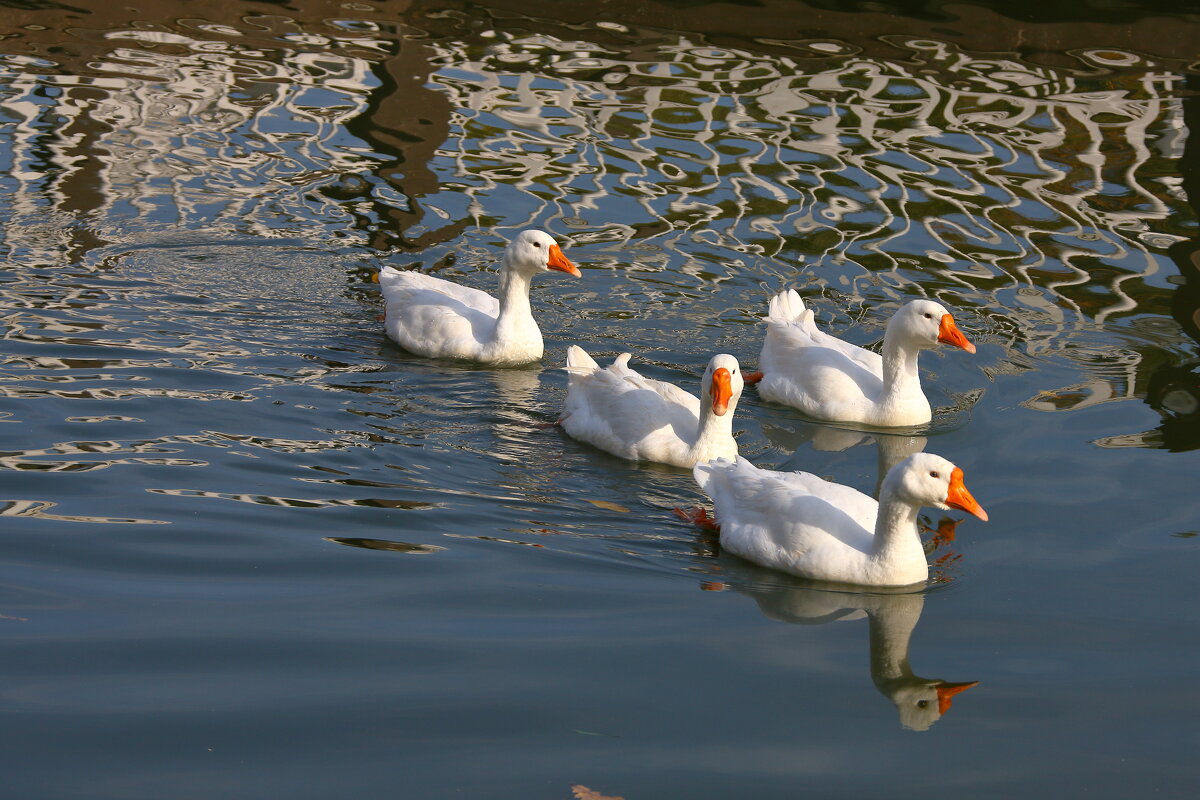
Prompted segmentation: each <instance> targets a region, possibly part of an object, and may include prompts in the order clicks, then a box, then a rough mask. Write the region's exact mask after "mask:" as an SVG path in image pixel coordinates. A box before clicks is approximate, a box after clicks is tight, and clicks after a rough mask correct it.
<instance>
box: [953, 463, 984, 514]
mask: <svg viewBox="0 0 1200 800" xmlns="http://www.w3.org/2000/svg"><path fill="white" fill-rule="evenodd" d="M946 505H948V506H950V507H951V508H958V509H961V510H963V511H966V512H967V513H968V514H974V515H975V516H977V517H979V518H980V519H981V520H983V521H984V522H987V521H988V515H987V512H986V511H984V510H983V508H982V507H981V506H980V505H979V503H977V502H975V498H974V497H971V493H970V492H968V491H967V487H966V486H965V485H964V484H963V471H962V470H961V469H959V468H958V467H955V468H954V471H953V472H951V473H950V489H949V491H947V492H946Z"/></svg>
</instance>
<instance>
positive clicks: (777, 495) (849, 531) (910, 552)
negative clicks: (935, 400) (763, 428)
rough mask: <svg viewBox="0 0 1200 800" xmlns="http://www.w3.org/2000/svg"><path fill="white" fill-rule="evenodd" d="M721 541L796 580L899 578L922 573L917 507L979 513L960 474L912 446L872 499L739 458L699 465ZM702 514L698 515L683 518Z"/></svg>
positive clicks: (913, 579) (901, 582)
mask: <svg viewBox="0 0 1200 800" xmlns="http://www.w3.org/2000/svg"><path fill="white" fill-rule="evenodd" d="M692 474H693V475H694V476H695V478H696V482H697V483H699V484H700V488H701V489H703V490H704V492H705V494H707V495H708V496H709V497H711V498H712V501H713V507H714V510H715V512H716V524H717V525H718V526H719V528H720V536H721V539H720V541H721V548H722V550H726V551H728V552H730V553H733V554H734V555H737V556H741V557H742V558H744V559H746V560H747V561H753V562H754V563H756V564H759V565H760V566H764V567H770V568H771V569H777V570H780V571H782V572H789V573H791V574H793V575H799V576H800V577H803V578H812V579H814V580H820V581H836V582H839V583H853V584H860V585H865V586H907V585H909V584H913V583H919V582H922V581H924V580H926V579H927V578H928V577H929V565H928V564H927V563H926V562H925V550H924V548H923V547H922V546H921V537H920V535H919V533H918V532H917V512H918V511H919V510H920V509H921V507H922V506H933V507H935V508H941V509H947V508H958V509H961V510H963V511H966V512H968V513H970V514H974V515H975V516H976V517H979V518H980V519H981V520H984V521H985V522H986V521H987V518H988V517H987V512H985V511H984V510H983V509H982V508H981V507H980V506H979V503H977V502H976V501H975V498H974V497H972V496H971V493H970V492H968V491H967V487H966V486H964V485H963V473H962V470H961V469H959V468H958V467H956V466H954V465H953V464H951V463H950V462H949V461H947V460H946V459H944V458H942V457H941V456H936V455H934V454H932V453H914V454H913V455H911V456H909V457H908V458H906V459H904V460H903V461H901V462H900V463H899V464H897V465H896V466H894V467H892V469H891V470H890V471H889V472H888V474H887V477H886V478H885V479H884V481H883V487H882V489H881V490H880V495H879V501H878V502H876V501H875V500H873V499H872V498H870V497H868V496H867V495H865V494H863V493H862V492H859V491H858V490H856V489H852V488H850V487H849V486H842V485H840V484H837V483H830V482H829V481H825V480H822V479H821V478H819V477H817V476H816V475H812V474H810V473H807V472H774V471H772V470H765V469H759V468H758V467H756V466H754V465H753V464H751V463H750V462H749V461H747V460H746V459H744V458H738V459H737V460H735V461H729V460H724V459H721V460H717V461H712V462H709V463H707V464H699V465H697V466H696V468H695V469H694V470H693V473H692ZM693 519H694V520H695V521H696V522H698V523H701V522H703V521H704V519H703V514H702V513H701V514H697V515H696V516H695V517H694V518H693Z"/></svg>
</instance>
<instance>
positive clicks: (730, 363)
mask: <svg viewBox="0 0 1200 800" xmlns="http://www.w3.org/2000/svg"><path fill="white" fill-rule="evenodd" d="M700 386H701V388H702V389H703V390H704V398H705V403H704V404H705V405H707V406H709V407H710V408H711V409H712V412H713V413H714V414H716V415H717V416H718V417H723V416H725V415H726V414H729V413H732V412H733V409H734V408H736V407H737V402H738V398H739V397H741V396H742V388H743V387H744V386H745V382H744V380H743V378H742V371H741V369H740V368H739V366H738V360H737V359H736V358H734V357H733V356H731V355H728V354H727V353H721V354H719V355H715V356H713V357H712V358H711V359H709V362H708V368H707V369H706V370H704V377H703V378H702V379H701V381H700Z"/></svg>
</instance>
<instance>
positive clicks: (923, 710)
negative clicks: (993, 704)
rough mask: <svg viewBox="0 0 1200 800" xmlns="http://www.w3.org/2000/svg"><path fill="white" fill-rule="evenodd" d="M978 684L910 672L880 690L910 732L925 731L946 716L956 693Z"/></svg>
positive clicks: (976, 682)
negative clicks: (922, 676) (950, 680)
mask: <svg viewBox="0 0 1200 800" xmlns="http://www.w3.org/2000/svg"><path fill="white" fill-rule="evenodd" d="M978 685H979V681H968V682H964V683H950V682H949V681H942V680H929V679H926V678H920V677H917V676H916V675H910V676H908V677H907V678H901V679H898V680H896V681H892V682H890V683H889V684H888V685H886V686H880V687H879V689H880V691H882V692H883V693H884V694H886V695H887V696H888V697H889V698H890V699H891V701H892V702H893V703H895V704H896V711H897V712H899V714H900V724H901V725H903V726H904V727H905V728H907V729H908V730H910V731H925V730H929V728H930V726H931V725H933V723H935V722H937V721H938V720H939V719H941V718H942V717H943V716H945V714H946V712H948V711H949V710H950V706H951V704H952V703H953V701H954V696H955V695H956V694H960V693H961V692H965V691H966V690H967V689H970V688H971V687H972V686H978Z"/></svg>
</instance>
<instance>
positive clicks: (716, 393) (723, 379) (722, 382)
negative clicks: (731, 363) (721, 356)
mask: <svg viewBox="0 0 1200 800" xmlns="http://www.w3.org/2000/svg"><path fill="white" fill-rule="evenodd" d="M732 383H733V376H732V375H730V374H729V370H727V369H725V368H724V367H721V368H720V369H718V370H715V371H714V372H713V376H712V387H711V388H710V389H709V392H710V394H712V410H713V413H714V414H716V415H717V416H718V417H723V416H725V413H726V412H727V411H729V401H730V400H731V399H733V385H732Z"/></svg>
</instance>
